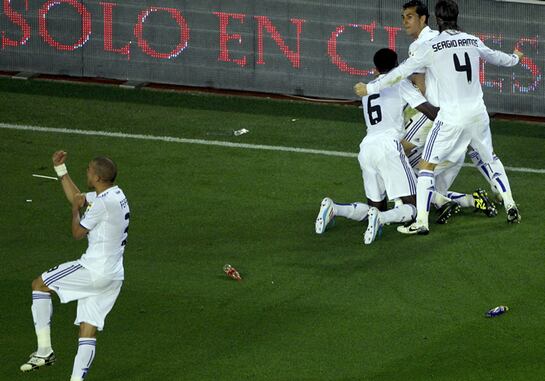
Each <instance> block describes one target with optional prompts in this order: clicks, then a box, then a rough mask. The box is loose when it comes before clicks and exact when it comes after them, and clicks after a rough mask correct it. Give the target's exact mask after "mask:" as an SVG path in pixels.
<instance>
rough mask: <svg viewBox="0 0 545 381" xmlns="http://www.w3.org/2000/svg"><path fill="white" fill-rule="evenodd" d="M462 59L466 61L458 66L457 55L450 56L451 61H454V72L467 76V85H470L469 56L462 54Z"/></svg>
mask: <svg viewBox="0 0 545 381" xmlns="http://www.w3.org/2000/svg"><path fill="white" fill-rule="evenodd" d="M464 58H465V60H466V62H465V64H464V65H460V60H459V59H458V55H457V54H456V53H454V54H453V55H452V59H453V60H454V68H455V69H456V71H459V72H463V71H465V72H466V76H467V83H471V74H472V73H471V62H470V61H469V54H467V52H466V53H464Z"/></svg>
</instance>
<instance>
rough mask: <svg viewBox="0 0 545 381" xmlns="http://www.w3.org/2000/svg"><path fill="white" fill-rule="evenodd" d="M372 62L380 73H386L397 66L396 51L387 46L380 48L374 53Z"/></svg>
mask: <svg viewBox="0 0 545 381" xmlns="http://www.w3.org/2000/svg"><path fill="white" fill-rule="evenodd" d="M373 63H374V64H375V67H376V68H377V70H378V72H379V73H380V74H384V73H388V72H389V71H390V70H392V69H393V68H394V67H396V66H397V53H396V52H394V51H393V50H392V49H388V48H383V49H380V50H379V51H377V52H376V53H375V56H374V57H373Z"/></svg>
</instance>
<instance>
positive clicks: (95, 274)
mask: <svg viewBox="0 0 545 381" xmlns="http://www.w3.org/2000/svg"><path fill="white" fill-rule="evenodd" d="M66 157H67V154H66V152H64V151H57V152H55V153H54V154H53V158H52V159H53V165H54V168H55V171H56V172H57V175H58V177H59V178H60V180H61V184H62V187H63V190H64V193H65V195H66V198H67V199H68V201H69V202H70V203H71V205H72V236H73V237H74V238H75V239H81V238H83V237H85V236H87V238H88V240H89V246H88V248H87V250H86V251H85V253H84V254H83V255H82V256H81V258H80V259H78V260H76V261H71V262H66V263H63V264H61V265H58V266H55V267H53V268H52V269H50V270H48V271H46V272H44V273H43V274H42V275H41V276H39V277H38V278H36V279H34V281H33V282H32V317H33V319H34V327H35V331H36V337H37V341H38V348H37V350H36V352H34V353H32V354H31V355H30V358H29V360H28V361H27V362H26V363H24V364H23V365H21V371H23V372H29V371H33V370H36V369H39V368H41V367H43V366H46V365H52V364H53V363H54V362H55V361H56V356H55V353H54V352H53V348H52V345H51V330H50V325H51V316H52V314H53V304H52V302H51V294H52V293H53V292H54V293H56V294H57V295H58V296H59V299H60V301H61V303H68V302H70V301H73V300H77V302H78V305H77V316H76V320H75V322H74V323H75V324H76V325H79V342H78V351H77V354H76V357H75V359H74V366H73V370H72V376H71V378H70V380H71V381H82V380H83V379H84V378H85V375H86V374H87V372H88V371H89V367H90V366H91V363H92V362H93V359H94V357H95V353H96V332H97V330H99V331H101V330H102V329H103V327H104V320H105V318H106V315H108V313H109V312H110V311H111V309H112V308H113V306H114V303H115V301H116V299H117V296H118V295H119V292H120V290H121V285H122V283H123V279H124V269H123V253H124V251H125V245H126V243H127V234H128V230H129V218H130V211H129V204H128V203H127V198H126V197H125V195H124V194H123V191H122V190H121V189H120V188H119V187H118V186H117V185H115V184H114V181H115V178H116V176H117V167H116V165H115V163H114V162H113V161H112V160H110V159H109V158H107V157H97V158H94V159H93V160H91V162H90V163H89V166H88V167H87V185H88V187H89V188H90V189H92V190H93V192H89V193H85V194H82V193H80V191H79V189H78V187H77V186H76V185H75V184H74V182H73V181H72V179H71V178H70V176H69V175H68V171H67V169H66V164H65V161H66ZM84 207H86V211H85V213H84V214H83V216H81V218H80V209H82V208H84Z"/></svg>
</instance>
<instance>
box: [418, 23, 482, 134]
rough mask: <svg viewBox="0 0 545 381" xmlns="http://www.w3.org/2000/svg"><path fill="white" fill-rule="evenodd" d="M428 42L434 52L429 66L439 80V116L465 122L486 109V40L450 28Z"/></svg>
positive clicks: (451, 121)
mask: <svg viewBox="0 0 545 381" xmlns="http://www.w3.org/2000/svg"><path fill="white" fill-rule="evenodd" d="M426 44H427V45H428V48H430V47H431V52H430V54H431V55H432V59H431V66H430V67H429V68H428V69H429V71H430V72H431V74H432V75H433V78H434V79H435V80H436V81H437V97H438V103H439V104H438V106H439V107H440V109H441V110H440V111H439V118H440V119H441V120H443V121H445V122H448V123H455V124H456V123H464V122H465V121H467V120H469V119H471V118H472V117H475V116H476V115H480V114H482V113H483V112H486V107H485V105H484V101H483V92H482V89H481V84H480V81H479V59H480V53H479V44H482V42H481V41H480V40H479V39H478V38H477V37H475V36H473V35H470V34H467V33H464V32H459V31H453V30H447V31H443V32H442V33H441V34H439V36H437V37H436V38H434V39H432V40H430V41H427V42H426Z"/></svg>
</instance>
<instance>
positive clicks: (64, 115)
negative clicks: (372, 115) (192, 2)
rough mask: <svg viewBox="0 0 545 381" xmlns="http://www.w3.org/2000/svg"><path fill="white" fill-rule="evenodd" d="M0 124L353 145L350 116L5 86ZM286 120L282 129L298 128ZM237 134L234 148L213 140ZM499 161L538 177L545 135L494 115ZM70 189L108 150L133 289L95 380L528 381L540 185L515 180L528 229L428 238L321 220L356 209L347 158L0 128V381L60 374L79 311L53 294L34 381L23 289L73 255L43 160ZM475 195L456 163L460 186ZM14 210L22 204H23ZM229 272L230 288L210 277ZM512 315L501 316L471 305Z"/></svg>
mask: <svg viewBox="0 0 545 381" xmlns="http://www.w3.org/2000/svg"><path fill="white" fill-rule="evenodd" d="M0 100H1V104H2V107H1V109H0V115H1V117H0V122H2V123H9V124H21V125H34V126H44V127H56V128H69V129H88V130H101V131H116V132H117V131H120V132H124V133H135V134H136V133H137V134H149V135H161V136H175V137H182V138H192V139H209V140H210V139H213V140H223V141H233V142H238V143H250V144H264V145H282V146H288V147H303V148H315V149H320V150H336V151H346V152H356V151H357V149H358V145H359V143H360V141H361V138H362V137H363V135H364V128H363V121H362V117H361V110H359V109H357V108H355V107H353V106H333V105H315V104H308V103H301V102H291V101H278V100H267V99H256V98H237V97H227V96H212V95H202V94H185V93H170V92H156V91H147V90H140V91H127V90H118V89H113V88H111V87H105V86H92V85H73V84H63V83H48V82H42V81H28V82H27V81H14V80H8V79H0ZM293 120H295V121H293ZM240 128H246V129H248V130H250V133H248V134H246V135H242V136H240V137H233V136H226V135H225V134H226V133H228V132H229V131H231V130H236V129H240ZM492 133H493V138H494V144H495V149H496V152H497V153H498V154H499V155H500V156H501V158H502V160H503V162H504V164H505V165H507V166H510V167H527V168H536V169H543V168H545V155H544V151H543V149H544V147H545V126H544V125H537V124H528V123H518V122H505V121H494V122H493V124H492ZM60 148H62V149H65V150H66V151H68V153H69V158H68V168H69V171H70V173H71V174H72V177H73V178H74V180H75V181H76V182H77V183H78V185H80V187H81V188H82V189H83V187H84V184H85V182H84V180H85V168H86V165H87V162H88V161H89V160H90V159H91V158H92V157H93V156H96V155H99V154H107V155H109V156H111V157H112V158H113V159H114V160H115V161H116V162H117V164H118V166H119V176H118V184H119V185H120V186H121V188H122V189H123V190H124V191H125V193H126V195H127V197H128V199H129V202H130V206H131V217H132V218H131V230H130V234H129V243H128V245H127V250H126V252H125V271H126V281H125V284H124V286H123V290H122V293H121V295H120V297H119V299H118V301H117V304H116V306H115V307H114V309H113V311H112V312H111V314H110V315H109V317H108V319H107V321H106V327H105V330H104V332H103V333H101V334H100V335H99V337H98V346H97V356H96V358H95V361H94V363H93V366H92V368H91V370H90V373H89V376H88V380H89V381H92V380H108V381H114V380H131V381H132V380H142V381H151V380H274V381H277V380H479V381H481V380H541V379H543V374H545V361H544V359H545V346H544V345H543V343H544V342H545V318H544V317H545V303H544V298H543V295H544V287H545V281H544V279H545V277H544V274H545V263H544V262H545V257H544V253H545V252H544V240H545V238H544V237H545V234H544V222H543V210H544V209H545V201H544V200H545V199H544V197H543V190H544V189H545V174H543V173H524V172H509V176H510V181H511V185H512V188H513V192H514V196H515V199H516V200H517V202H518V203H519V205H520V209H521V213H522V223H521V224H520V225H515V226H513V225H508V224H507V223H506V220H505V213H504V211H503V210H500V214H499V216H498V217H496V218H492V219H489V218H486V217H484V216H483V215H480V214H475V213H473V212H472V211H465V212H463V213H462V215H460V216H456V217H455V218H454V219H453V220H452V221H451V222H450V223H449V224H448V225H445V226H438V225H433V226H432V227H431V229H432V231H431V234H430V235H429V236H425V237H406V236H401V235H400V234H398V233H397V232H396V231H395V228H394V227H393V226H390V227H387V228H386V229H385V232H384V235H383V237H382V238H381V239H380V240H378V241H376V242H375V243H374V244H373V245H371V246H364V245H363V244H362V240H363V231H364V226H362V224H359V223H355V222H351V221H346V220H340V219H339V220H338V221H337V224H336V226H335V227H334V228H332V229H331V230H328V231H327V232H326V234H325V235H324V236H317V235H316V234H315V233H314V219H315V217H316V214H317V212H318V208H319V204H320V201H321V199H322V198H323V197H324V196H331V197H332V198H334V199H335V200H338V201H345V202H351V201H356V200H363V187H362V183H361V174H360V171H359V167H358V163H357V160H356V159H355V158H343V157H327V156H321V155H313V154H304V153H294V152H272V151H262V150H254V149H243V148H230V147H216V146H205V145H194V144H180V143H168V142H162V141H146V140H131V139H122V138H112V137H96V136H78V135H66V134H56V133H44V132H30V131H19V130H11V129H0V159H1V162H2V164H3V171H2V176H1V184H2V193H3V194H2V197H1V198H0V200H1V201H0V205H1V218H0V231H1V232H2V233H1V244H0V255H1V258H2V266H1V269H0V285H1V286H2V293H3V296H2V298H1V299H0V300H1V304H0V307H1V311H2V333H1V334H0V337H1V340H0V343H1V345H2V349H3V350H2V361H1V363H2V366H1V367H0V380H6V381H8V380H9V381H13V380H25V381H28V380H40V381H49V380H55V381H58V380H68V379H69V377H70V373H71V370H72V361H73V358H74V355H75V352H76V349H77V341H76V337H77V328H76V327H75V326H74V325H73V319H74V318H75V304H74V303H71V304H68V305H61V304H60V303H59V302H58V299H56V298H54V316H53V325H52V339H53V346H54V349H55V351H56V353H57V356H58V358H59V360H58V362H57V364H55V366H53V367H49V368H46V369H43V370H39V371H38V372H35V373H32V374H24V375H23V374H21V373H20V372H19V365H20V364H21V363H22V362H23V361H25V359H26V358H27V356H28V354H29V353H30V352H32V351H33V350H34V349H35V335H34V329H33V324H32V317H31V312H30V305H31V294H30V283H31V281H32V279H33V278H35V277H36V276H38V275H39V274H40V273H41V272H43V271H45V270H47V269H48V268H50V267H52V266H54V265H56V264H59V263H62V262H65V261H68V260H73V259H76V258H78V257H79V256H80V255H81V253H82V252H83V251H84V250H85V247H86V242H85V241H79V242H76V241H73V240H72V239H71V236H70V208H69V205H68V203H67V202H66V199H65V198H64V195H63V192H62V190H61V187H60V185H59V183H57V182H55V181H50V180H43V179H36V178H33V177H32V176H31V174H32V173H39V174H46V175H52V174H53V171H52V168H51V159H50V157H51V154H52V153H53V151H54V150H56V149H60ZM479 186H485V184H484V182H483V180H482V179H481V178H480V175H479V174H478V173H477V171H475V170H473V169H471V168H464V169H463V170H462V171H461V173H460V176H459V178H458V179H457V180H456V183H455V184H454V186H453V188H454V189H456V190H460V191H472V190H473V189H475V188H476V187H479ZM26 200H32V202H27V201H26ZM225 263H230V264H231V265H233V266H235V267H236V268H237V269H239V270H240V272H241V274H242V276H243V278H244V280H243V281H242V282H240V283H237V282H235V281H233V280H231V279H228V278H227V277H226V276H225V275H224V274H223V272H222V267H223V265H224V264H225ZM500 304H505V305H508V306H509V307H510V308H511V310H510V311H509V312H508V313H506V314H505V315H502V316H500V317H498V318H495V319H486V318H485V317H484V312H485V311H486V310H488V309H489V308H492V307H495V306H497V305H500Z"/></svg>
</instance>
